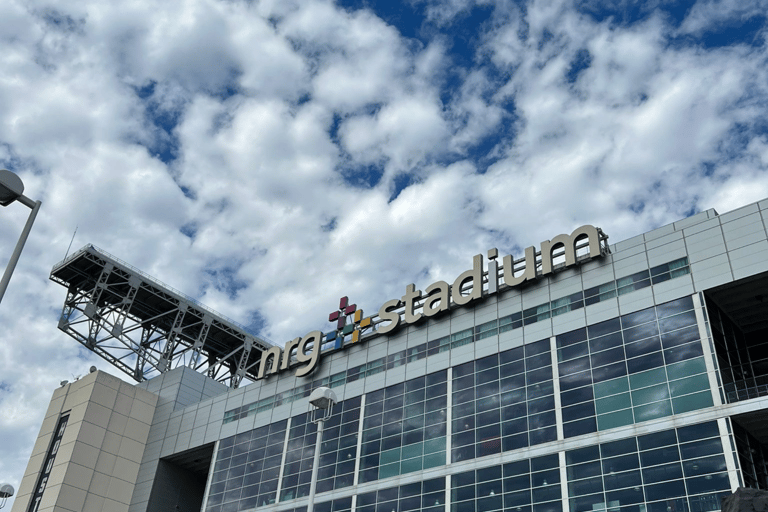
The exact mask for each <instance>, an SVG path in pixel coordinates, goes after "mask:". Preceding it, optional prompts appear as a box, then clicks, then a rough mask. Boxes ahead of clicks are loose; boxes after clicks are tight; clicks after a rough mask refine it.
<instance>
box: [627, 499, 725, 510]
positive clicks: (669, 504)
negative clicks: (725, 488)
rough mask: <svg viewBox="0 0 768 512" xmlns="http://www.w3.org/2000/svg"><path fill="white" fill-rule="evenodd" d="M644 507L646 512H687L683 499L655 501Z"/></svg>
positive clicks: (686, 503) (685, 500)
mask: <svg viewBox="0 0 768 512" xmlns="http://www.w3.org/2000/svg"><path fill="white" fill-rule="evenodd" d="M718 503H720V502H718ZM645 506H646V510H647V512H670V510H672V511H673V512H688V500H687V499H685V498H678V499H670V500H666V501H657V502H656V503H647V504H646V505H645ZM712 510H717V509H712ZM641 512H642V511H641Z"/></svg>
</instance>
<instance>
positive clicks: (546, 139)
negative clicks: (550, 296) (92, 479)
mask: <svg viewBox="0 0 768 512" xmlns="http://www.w3.org/2000/svg"><path fill="white" fill-rule="evenodd" d="M766 7H768V5H767V4H766V2H765V1H750V0H741V1H735V0H721V1H697V2H691V1H687V2H668V1H663V0H659V1H655V2H632V1H622V2H606V1H570V2H569V1H561V2H537V1H532V2H505V1H477V2H471V1H462V0H446V1H441V2H438V1H431V0H424V1H415V0H414V1H406V2H400V3H396V2H385V1H357V0H347V1H343V2H336V3H334V2H329V1H317V0H291V1H275V0H273V1H269V0H265V1H261V2H244V1H238V0H232V1H219V0H169V1H166V2H161V3H157V2H149V1H146V0H126V1H124V2H120V3H119V4H114V5H112V4H109V3H104V2H95V1H92V0H79V1H74V0H57V1H50V0H49V1H42V0H27V1H23V2H22V1H21V0H10V1H6V2H2V3H0V55H2V56H3V57H2V58H1V59H0V167H4V168H8V169H10V170H12V171H14V172H16V173H18V174H19V176H20V177H21V178H22V179H23V180H24V182H25V184H26V191H27V195H29V196H30V197H33V198H35V199H38V198H39V199H41V200H42V201H43V208H42V210H41V212H40V216H39V217H38V220H37V223H36V225H35V229H34V232H33V235H32V237H31V238H30V241H29V243H28V246H27V248H26V249H25V252H24V255H23V259H22V262H21V263H20V265H19V267H18V269H17V272H16V274H15V276H14V279H13V281H12V283H11V287H10V289H9V291H8V293H7V295H6V297H5V299H4V301H3V303H2V305H0V325H2V326H3V328H2V330H0V355H1V356H2V357H0V410H2V411H3V414H2V415H0V438H2V439H4V440H6V441H10V442H7V443H6V444H5V445H4V447H3V448H0V481H8V482H10V483H12V484H14V485H16V486H17V485H18V482H19V481H20V479H21V476H22V474H23V472H24V467H25V465H26V461H27V459H28V456H29V453H30V451H31V449H32V442H33V440H34V438H35V436H36V434H37V430H38V428H39V424H40V420H41V418H42V415H43V413H44V410H45V407H46V405H47V402H48V399H49V397H50V394H51V392H52V390H53V389H54V387H55V386H57V385H58V382H59V381H60V380H63V379H70V380H71V379H72V377H73V376H77V375H79V374H83V373H85V372H87V368H88V366H90V365H91V364H96V365H97V366H100V367H102V368H105V367H106V366H107V364H106V363H102V362H101V361H98V360H95V359H93V358H92V357H91V356H90V355H89V354H88V353H84V352H83V351H82V350H80V348H79V345H78V344H77V343H76V342H75V341H74V340H71V339H70V338H68V337H66V336H65V335H64V334H63V333H61V332H59V331H58V330H57V328H56V323H57V318H58V314H59V311H60V309H61V306H62V304H63V300H64V296H65V290H63V289H62V288H61V287H59V286H57V285H55V284H54V283H52V282H50V281H49V280H48V279H47V278H48V274H49V272H50V269H51V267H52V266H53V264H55V263H56V262H58V261H59V260H61V259H62V258H63V257H64V254H65V252H66V250H67V247H68V246H69V243H70V241H71V238H72V234H73V232H74V231H75V228H76V227H77V236H76V238H75V241H74V245H73V248H79V247H81V246H82V245H84V244H86V243H93V244H95V245H97V246H99V247H102V248H103V249H105V250H107V251H109V252H110V253H112V254H115V255H117V256H118V257H119V258H121V259H123V260H125V261H128V262H130V263H131V264H133V265H135V266H137V267H139V268H141V269H143V270H144V271H146V272H148V273H149V274H151V275H153V276H155V277H157V278H158V279H160V280H162V281H164V282H167V283H169V284H170V285H171V286H173V287H175V288H177V289H180V290H182V291H183V292H185V293H187V294H189V295H192V296H194V297H196V298H197V299H198V300H200V301H201V302H203V303H205V304H207V305H208V306H210V307H213V308H214V309H216V310H218V311H220V312H221V313H223V314H225V315H227V316H229V317H232V318H234V319H236V320H238V321H240V322H241V323H244V324H248V325H250V326H251V327H252V328H253V329H254V330H257V331H259V332H260V333H261V334H263V335H265V336H268V337H269V338H271V339H273V340H276V341H278V342H283V341H284V340H287V339H290V338H293V337H295V336H297V335H301V334H303V333H305V332H308V331H309V330H311V329H317V328H319V329H326V328H327V327H328V325H326V319H327V315H328V313H329V312H330V311H331V310H333V309H334V307H335V305H336V304H338V298H339V297H340V296H343V295H349V297H350V299H351V300H352V301H353V302H355V303H357V304H358V306H360V307H362V308H364V309H366V310H369V311H373V310H375V309H377V308H378V307H379V305H380V304H381V303H382V302H384V301H385V300H388V299H390V298H392V297H395V296H399V295H400V294H402V287H403V285H405V284H407V283H410V282H414V283H416V284H417V286H419V285H420V284H421V285H423V284H425V283H430V282H433V281H435V280H437V279H451V278H452V277H455V276H456V275H458V274H459V273H460V272H461V271H463V270H465V269H466V267H467V266H468V265H469V262H470V261H471V257H472V255H474V254H477V253H479V252H483V251H484V250H486V249H487V248H490V247H498V248H499V250H500V251H501V253H502V254H507V253H514V254H520V250H521V248H522V247H525V246H528V245H536V244H538V243H539V242H540V241H541V240H544V239H547V238H549V237H551V236H553V235H555V234H558V233H562V232H570V230H572V229H573V228H574V227H576V226H579V225H582V224H587V223H589V224H594V225H598V226H600V227H601V228H602V229H603V230H604V231H605V232H606V233H608V234H609V235H610V237H611V241H613V242H616V241H619V240H622V239H625V238H628V237H631V236H634V235H637V234H639V233H642V232H644V231H647V230H649V229H652V228H654V227H657V226H660V225H663V224H666V223H668V222H672V221H674V220H677V219H679V218H682V217H685V216H687V215H690V214H692V213H695V212H697V211H701V210H704V209H707V208H716V209H717V210H718V211H728V210H730V209H732V208H735V207H738V206H741V205H744V204H747V203H750V202H753V201H756V200H760V199H763V198H765V197H768V174H766V168H767V167H768V124H767V123H766V121H765V120H766V119H767V118H768V116H766V113H767V111H768V85H767V84H768V62H767V61H768V46H766V27H767V25H766V14H765V13H766V12H768V9H766ZM0 215H2V219H3V220H2V222H0V242H1V243H0V248H2V251H0V265H2V267H4V266H5V264H6V262H7V258H8V256H9V255H10V252H11V248H12V246H13V245H14V244H15V240H16V238H17V237H18V234H19V232H20V230H21V226H22V225H23V223H24V220H25V218H26V215H27V211H26V209H25V208H24V207H22V206H19V205H12V206H11V207H8V208H5V209H3V211H2V212H0Z"/></svg>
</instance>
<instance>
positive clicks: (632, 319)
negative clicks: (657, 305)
mask: <svg viewBox="0 0 768 512" xmlns="http://www.w3.org/2000/svg"><path fill="white" fill-rule="evenodd" d="M655 319H656V311H655V310H654V308H647V309H643V310H641V311H637V312H635V313H630V314H628V315H624V316H622V317H621V326H622V327H623V328H624V329H631V328H632V327H635V326H638V325H642V324H645V323H648V322H651V321H653V320H655Z"/></svg>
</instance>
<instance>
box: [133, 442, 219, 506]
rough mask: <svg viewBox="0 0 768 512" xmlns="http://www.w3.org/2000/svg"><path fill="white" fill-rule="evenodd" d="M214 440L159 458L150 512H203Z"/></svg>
mask: <svg viewBox="0 0 768 512" xmlns="http://www.w3.org/2000/svg"><path fill="white" fill-rule="evenodd" d="M212 458H213V443H210V444H207V445H205V446H201V447H199V448H193V449H191V450H187V451H185V452H181V453H176V454H173V455H171V456H170V457H164V458H162V459H160V461H159V462H158V465H157V473H156V474H155V482H154V484H153V485H152V492H151V493H150V496H149V505H148V506H147V512H177V511H178V512H200V510H202V508H203V495H204V493H205V483H206V481H207V479H208V472H209V470H210V467H211V460H212Z"/></svg>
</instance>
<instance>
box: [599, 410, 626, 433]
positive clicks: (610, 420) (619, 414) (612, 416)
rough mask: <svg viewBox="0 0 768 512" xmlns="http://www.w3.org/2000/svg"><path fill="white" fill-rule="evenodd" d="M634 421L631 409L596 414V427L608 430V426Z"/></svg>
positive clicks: (619, 425) (613, 426)
mask: <svg viewBox="0 0 768 512" xmlns="http://www.w3.org/2000/svg"><path fill="white" fill-rule="evenodd" d="M632 423H634V418H633V415H632V409H625V410H623V411H616V412H610V413H607V414H600V415H598V416H597V429H598V430H608V429H610V428H616V427H623V426H624V425H631V424H632Z"/></svg>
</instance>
